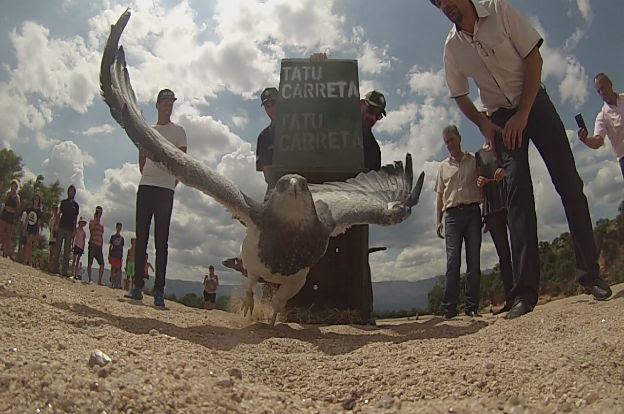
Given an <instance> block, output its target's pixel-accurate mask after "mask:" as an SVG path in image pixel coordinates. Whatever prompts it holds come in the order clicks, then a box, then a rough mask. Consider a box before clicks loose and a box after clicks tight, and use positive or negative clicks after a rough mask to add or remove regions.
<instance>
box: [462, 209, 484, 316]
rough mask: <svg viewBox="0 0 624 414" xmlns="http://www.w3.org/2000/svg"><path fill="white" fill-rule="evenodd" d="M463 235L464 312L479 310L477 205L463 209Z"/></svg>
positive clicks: (479, 233) (479, 221)
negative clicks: (464, 255)
mask: <svg viewBox="0 0 624 414" xmlns="http://www.w3.org/2000/svg"><path fill="white" fill-rule="evenodd" d="M463 214H464V215H465V217H463V218H462V219H463V220H465V224H464V226H463V230H464V231H463V237H464V239H465V240H466V270H467V271H466V313H469V312H474V313H477V312H478V311H479V289H480V287H481V257H480V255H481V210H480V209H479V206H478V205H474V206H473V207H469V208H466V209H464V211H463Z"/></svg>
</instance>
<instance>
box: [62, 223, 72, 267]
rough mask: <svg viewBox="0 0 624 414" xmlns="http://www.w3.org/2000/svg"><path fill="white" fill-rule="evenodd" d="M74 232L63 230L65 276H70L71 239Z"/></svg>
mask: <svg viewBox="0 0 624 414" xmlns="http://www.w3.org/2000/svg"><path fill="white" fill-rule="evenodd" d="M72 233H73V232H72V231H71V230H68V229H63V272H62V274H63V276H69V273H68V271H67V267H68V266H69V257H70V254H71V237H72Z"/></svg>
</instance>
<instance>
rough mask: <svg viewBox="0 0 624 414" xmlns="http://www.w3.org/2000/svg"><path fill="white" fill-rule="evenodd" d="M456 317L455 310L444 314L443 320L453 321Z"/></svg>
mask: <svg viewBox="0 0 624 414" xmlns="http://www.w3.org/2000/svg"><path fill="white" fill-rule="evenodd" d="M456 316H457V311H456V310H454V311H446V312H444V319H453V318H454V317H456Z"/></svg>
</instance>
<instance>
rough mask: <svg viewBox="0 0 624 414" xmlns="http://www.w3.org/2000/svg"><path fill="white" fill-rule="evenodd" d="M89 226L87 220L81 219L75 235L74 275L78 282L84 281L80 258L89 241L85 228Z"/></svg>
mask: <svg viewBox="0 0 624 414" xmlns="http://www.w3.org/2000/svg"><path fill="white" fill-rule="evenodd" d="M86 225H87V220H86V219H85V218H84V217H80V219H79V220H78V227H76V231H75V233H74V260H73V261H72V267H71V268H72V275H73V276H74V279H76V280H82V273H81V272H79V271H78V267H79V266H80V258H81V257H82V254H83V253H84V248H85V241H86V240H87V233H86V232H85V230H84V227H85V226H86Z"/></svg>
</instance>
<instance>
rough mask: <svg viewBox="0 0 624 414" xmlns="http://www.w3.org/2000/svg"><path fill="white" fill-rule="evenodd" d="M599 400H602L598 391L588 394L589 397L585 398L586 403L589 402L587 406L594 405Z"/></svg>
mask: <svg viewBox="0 0 624 414" xmlns="http://www.w3.org/2000/svg"><path fill="white" fill-rule="evenodd" d="M599 398H600V395H598V393H597V392H596V391H592V392H590V393H589V394H587V397H585V401H587V404H593V403H595V402H596V401H598V399H599Z"/></svg>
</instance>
